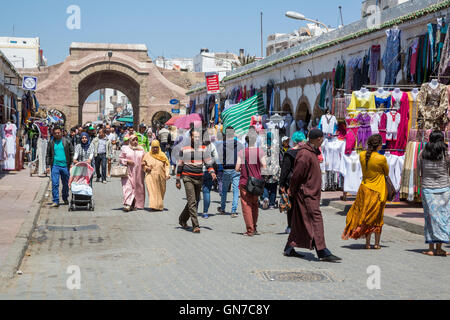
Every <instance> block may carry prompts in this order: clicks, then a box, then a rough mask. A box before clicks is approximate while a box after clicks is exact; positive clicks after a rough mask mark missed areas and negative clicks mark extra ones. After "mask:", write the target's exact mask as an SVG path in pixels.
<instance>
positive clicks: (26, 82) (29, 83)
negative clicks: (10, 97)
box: [22, 76, 37, 91]
mask: <svg viewBox="0 0 450 320" xmlns="http://www.w3.org/2000/svg"><path fill="white" fill-rule="evenodd" d="M22 88H23V89H24V90H32V91H36V88H37V78H36V77H30V76H23V79H22Z"/></svg>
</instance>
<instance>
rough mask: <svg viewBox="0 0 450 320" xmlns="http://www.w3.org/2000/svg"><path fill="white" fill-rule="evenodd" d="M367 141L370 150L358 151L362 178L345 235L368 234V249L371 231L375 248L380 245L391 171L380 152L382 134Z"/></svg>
mask: <svg viewBox="0 0 450 320" xmlns="http://www.w3.org/2000/svg"><path fill="white" fill-rule="evenodd" d="M367 144H368V148H367V151H363V152H361V154H360V155H359V161H360V162H361V169H362V172H363V180H362V182H361V185H360V187H359V190H358V194H357V195H356V200H355V202H354V203H353V205H352V207H351V208H350V211H349V212H348V213H347V221H346V226H345V230H344V232H343V234H342V239H344V240H348V239H349V238H351V239H360V238H363V237H365V238H366V249H370V248H371V247H370V238H371V236H372V233H375V246H374V249H381V247H380V238H381V229H382V227H383V214H384V207H385V206H386V198H387V188H386V178H385V177H386V176H388V175H389V167H388V164H387V160H386V157H385V156H383V155H381V154H379V153H378V151H380V150H381V147H382V145H383V140H382V138H381V135H379V134H375V135H373V136H371V137H370V138H369V140H368V142H367Z"/></svg>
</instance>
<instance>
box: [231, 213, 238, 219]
mask: <svg viewBox="0 0 450 320" xmlns="http://www.w3.org/2000/svg"><path fill="white" fill-rule="evenodd" d="M238 216H239V215H238V214H237V213H236V212H233V213H232V214H231V217H232V218H237V217H238Z"/></svg>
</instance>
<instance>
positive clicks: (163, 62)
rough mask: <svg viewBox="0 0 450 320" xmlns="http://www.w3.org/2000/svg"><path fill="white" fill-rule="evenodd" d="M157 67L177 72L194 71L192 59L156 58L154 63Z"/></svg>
mask: <svg viewBox="0 0 450 320" xmlns="http://www.w3.org/2000/svg"><path fill="white" fill-rule="evenodd" d="M154 64H155V65H156V66H157V67H160V68H163V69H168V70H178V71H187V72H193V71H194V59H192V58H165V57H157V58H156V59H155V61H154Z"/></svg>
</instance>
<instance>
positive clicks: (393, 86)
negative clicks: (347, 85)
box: [363, 84, 420, 89]
mask: <svg viewBox="0 0 450 320" xmlns="http://www.w3.org/2000/svg"><path fill="white" fill-rule="evenodd" d="M419 87H420V86H417V85H415V84H399V85H380V86H375V85H364V86H363V88H366V89H378V88H394V89H395V88H399V89H402V88H403V89H408V88H411V89H414V88H419Z"/></svg>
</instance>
